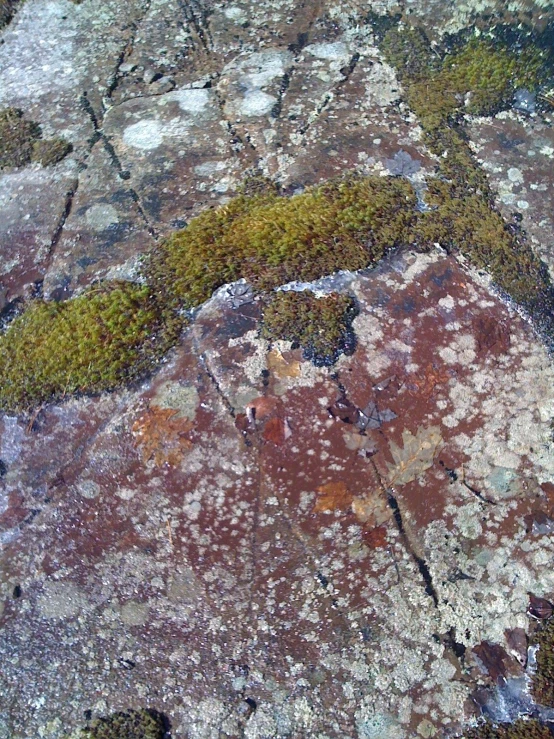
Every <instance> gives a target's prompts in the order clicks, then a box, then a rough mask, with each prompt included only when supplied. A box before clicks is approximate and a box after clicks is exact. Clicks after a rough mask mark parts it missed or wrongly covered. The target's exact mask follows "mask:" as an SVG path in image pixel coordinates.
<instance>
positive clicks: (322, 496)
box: [314, 482, 352, 513]
mask: <svg viewBox="0 0 554 739" xmlns="http://www.w3.org/2000/svg"><path fill="white" fill-rule="evenodd" d="M317 493H318V499H317V501H316V504H315V505H314V513H329V512H331V511H345V510H347V509H348V508H349V507H350V505H351V503H352V493H351V492H350V491H349V490H348V488H347V487H346V485H345V484H344V482H328V483H327V484H325V485H321V486H320V487H318V489H317Z"/></svg>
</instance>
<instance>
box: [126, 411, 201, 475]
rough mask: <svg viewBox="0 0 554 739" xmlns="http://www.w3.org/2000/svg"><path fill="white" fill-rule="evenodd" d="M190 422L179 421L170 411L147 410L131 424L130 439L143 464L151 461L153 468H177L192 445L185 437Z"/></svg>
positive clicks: (175, 414) (189, 429) (182, 419)
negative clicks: (172, 466) (173, 466)
mask: <svg viewBox="0 0 554 739" xmlns="http://www.w3.org/2000/svg"><path fill="white" fill-rule="evenodd" d="M192 428H193V423H192V421H189V420H188V419H187V418H179V417H178V411H176V410H174V409H172V408H160V407H159V406H155V405H153V406H150V408H148V409H147V410H146V411H145V412H144V413H143V414H142V415H141V416H140V417H139V418H138V419H137V420H136V421H135V423H134V424H133V429H132V430H133V435H134V436H135V438H136V439H137V445H138V446H139V447H140V450H141V456H142V460H143V462H144V463H145V464H146V463H147V462H150V461H153V462H154V464H155V465H156V467H161V466H162V465H163V464H170V465H177V464H179V463H180V461H181V459H182V458H183V454H184V452H185V451H186V450H187V449H189V448H190V446H191V445H192V442H191V440H190V439H188V438H186V436H185V435H186V434H188V433H189V431H191V429H192Z"/></svg>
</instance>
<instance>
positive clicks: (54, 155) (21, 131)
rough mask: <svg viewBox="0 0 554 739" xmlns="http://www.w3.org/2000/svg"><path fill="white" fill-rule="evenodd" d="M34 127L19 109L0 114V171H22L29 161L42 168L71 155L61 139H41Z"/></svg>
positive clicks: (40, 134)
mask: <svg viewBox="0 0 554 739" xmlns="http://www.w3.org/2000/svg"><path fill="white" fill-rule="evenodd" d="M41 136H42V133H41V129H40V126H39V125H38V123H34V122H33V121H28V120H26V119H25V118H24V117H23V112H22V111H21V110H19V108H4V110H1V111H0V169H4V168H5V167H23V166H25V165H26V164H29V162H31V161H35V162H40V164H42V165H43V166H47V165H49V164H54V163H56V162H59V161H60V159H63V157H64V156H65V155H66V154H67V153H68V152H70V151H71V144H69V143H68V142H67V141H64V139H61V138H54V139H42V138H41Z"/></svg>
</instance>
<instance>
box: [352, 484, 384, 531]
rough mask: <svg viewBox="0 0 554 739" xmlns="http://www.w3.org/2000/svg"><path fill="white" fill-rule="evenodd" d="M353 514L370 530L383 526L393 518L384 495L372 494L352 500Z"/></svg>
mask: <svg viewBox="0 0 554 739" xmlns="http://www.w3.org/2000/svg"><path fill="white" fill-rule="evenodd" d="M352 512H353V513H354V515H355V516H356V518H357V519H358V521H360V523H364V524H367V525H368V526H369V527H370V528H375V527H376V526H381V525H382V524H384V523H386V522H387V521H389V520H390V518H391V517H392V511H391V509H390V506H389V504H388V503H387V500H386V498H385V496H384V495H383V494H382V493H379V492H376V493H370V494H369V495H366V496H364V497H363V498H354V499H353V500H352Z"/></svg>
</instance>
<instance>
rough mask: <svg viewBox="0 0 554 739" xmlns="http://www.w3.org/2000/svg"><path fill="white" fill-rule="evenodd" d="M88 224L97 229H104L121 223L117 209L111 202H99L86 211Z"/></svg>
mask: <svg viewBox="0 0 554 739" xmlns="http://www.w3.org/2000/svg"><path fill="white" fill-rule="evenodd" d="M85 221H86V223H87V226H90V228H92V229H94V230H95V231H103V230H104V229H106V228H109V227H110V226H112V225H114V224H116V223H119V216H118V215H117V210H116V209H115V208H114V206H113V205H110V204H109V203H97V204H96V205H92V206H91V207H90V208H88V209H87V211H86V213H85Z"/></svg>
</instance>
